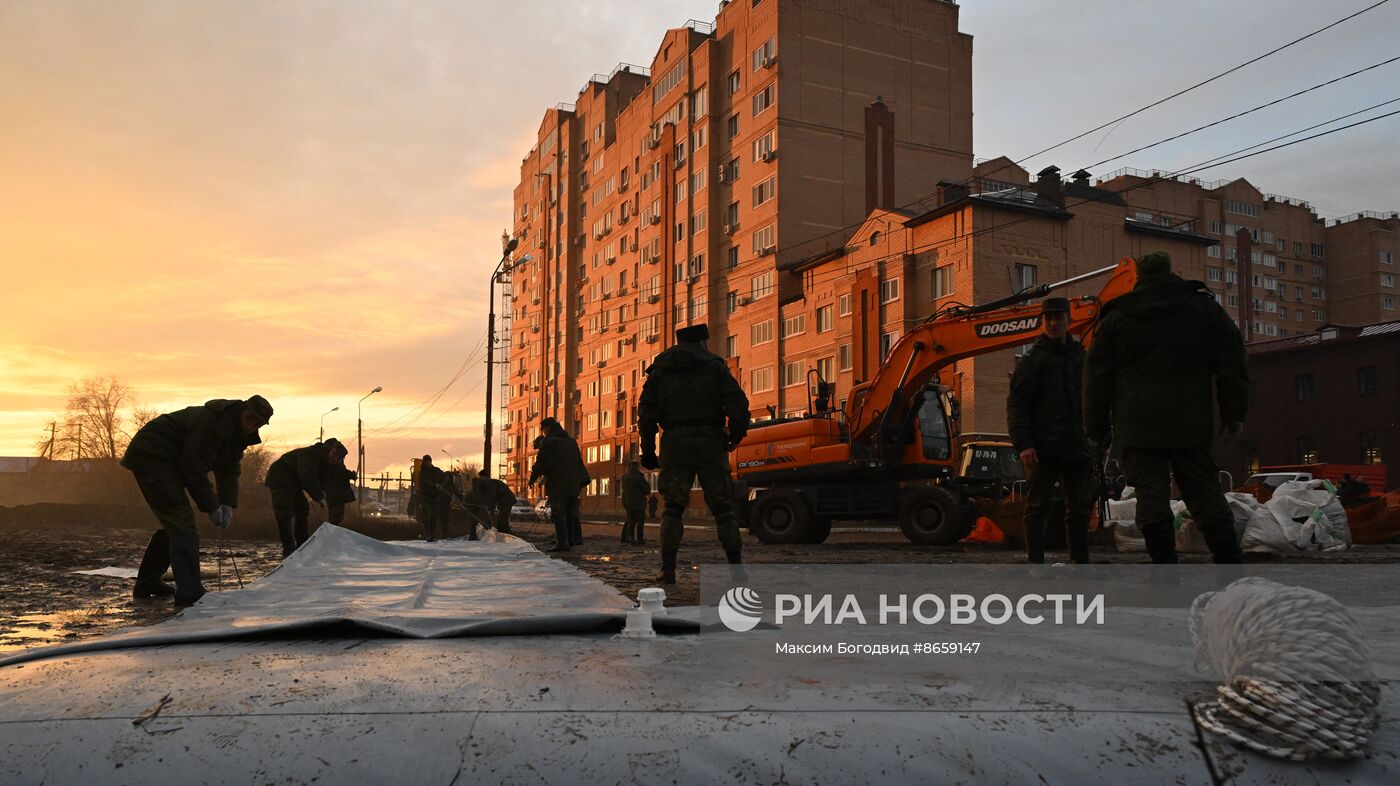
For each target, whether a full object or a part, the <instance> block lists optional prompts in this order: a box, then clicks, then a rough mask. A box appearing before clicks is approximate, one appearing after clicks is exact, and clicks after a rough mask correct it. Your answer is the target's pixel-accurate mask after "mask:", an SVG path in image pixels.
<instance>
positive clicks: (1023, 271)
mask: <svg viewBox="0 0 1400 786" xmlns="http://www.w3.org/2000/svg"><path fill="white" fill-rule="evenodd" d="M1035 281H1036V267H1035V265H1017V266H1016V281H1015V287H1016V291H1017V292H1024V291H1026V290H1027V289H1030V288H1031V287H1033V286H1035Z"/></svg>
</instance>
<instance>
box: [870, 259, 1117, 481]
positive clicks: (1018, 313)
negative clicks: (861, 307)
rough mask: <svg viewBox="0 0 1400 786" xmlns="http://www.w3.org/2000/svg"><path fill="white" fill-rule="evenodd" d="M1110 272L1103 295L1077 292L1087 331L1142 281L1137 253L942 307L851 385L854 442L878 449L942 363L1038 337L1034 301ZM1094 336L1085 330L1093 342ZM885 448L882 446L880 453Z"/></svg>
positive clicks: (1079, 320) (1072, 322) (1072, 320)
mask: <svg viewBox="0 0 1400 786" xmlns="http://www.w3.org/2000/svg"><path fill="white" fill-rule="evenodd" d="M1103 275H1108V276H1109V279H1108V281H1107V282H1105V284H1104V286H1103V288H1102V289H1101V290H1100V291H1099V293H1098V294H1097V295H1088V296H1084V297H1078V298H1071V299H1070V313H1069V330H1070V332H1071V333H1075V334H1078V335H1081V336H1082V335H1084V334H1085V333H1086V332H1087V331H1088V330H1089V328H1090V327H1091V326H1092V325H1093V324H1094V322H1095V321H1096V320H1097V319H1098V317H1099V314H1100V313H1101V311H1102V308H1103V305H1104V304H1105V303H1107V302H1108V301H1110V300H1112V299H1114V298H1116V297H1119V296H1121V295H1124V294H1127V293H1128V292H1129V291H1131V290H1132V288H1133V285H1134V284H1135V283H1136V282H1137V272H1136V268H1135V266H1134V264H1133V260H1132V258H1131V257H1124V258H1123V259H1120V260H1119V261H1118V263H1117V264H1115V265H1111V266H1109V267H1105V268H1101V269H1099V270H1095V271H1093V272H1090V273H1086V274H1084V275H1081V276H1076V277H1074V278H1070V279H1067V280H1065V281H1059V282H1056V283H1053V284H1042V285H1041V286H1038V287H1032V288H1031V289H1028V290H1026V291H1024V292H1020V293H1017V294H1015V295H1011V296H1009V297H1006V298H1002V299H1000V300H998V301H995V302H992V303H987V304H985V305H982V306H971V307H958V308H955V309H951V310H948V311H946V312H942V313H940V314H935V315H934V316H932V317H930V318H929V319H928V320H925V321H924V322H922V323H920V324H919V325H918V326H917V327H915V328H914V329H913V330H911V331H909V332H908V333H906V334H905V335H904V336H903V337H902V338H900V340H899V341H898V342H896V343H895V345H894V347H893V348H892V349H891V350H890V354H889V356H888V357H887V358H885V360H884V362H883V363H882V364H881V365H880V368H879V370H878V371H877V372H876V373H875V377H874V378H873V379H871V380H869V381H868V382H863V383H861V384H859V385H857V386H855V388H854V389H853V390H852V391H851V395H850V396H849V398H848V399H847V401H846V410H845V416H846V426H847V429H848V434H849V440H850V444H851V445H852V446H855V445H859V444H861V443H865V444H867V445H870V446H871V447H873V448H877V449H878V448H879V447H880V446H881V444H882V443H885V442H888V441H889V440H890V439H892V438H893V436H892V435H893V434H895V433H897V432H898V431H900V430H901V429H902V428H903V424H904V423H905V422H906V421H907V419H908V418H909V417H910V414H911V411H912V408H913V407H914V406H915V405H916V402H917V401H918V396H919V395H920V394H921V392H922V391H923V390H924V387H925V386H926V385H927V384H928V383H929V381H931V380H933V379H934V378H935V377H936V375H937V374H938V372H939V370H940V369H943V368H944V367H946V366H948V365H949V364H951V363H954V362H956V361H958V360H961V359H963V358H968V357H972V356H974V355H981V354H985V353H988V352H995V351H997V350H1000V349H1006V348H1009V347H1015V346H1019V345H1021V344H1026V343H1029V342H1031V341H1034V340H1035V338H1036V337H1037V336H1039V335H1040V332H1041V331H1040V326H1041V325H1040V319H1041V306H1040V304H1039V303H1032V302H1030V301H1033V300H1038V299H1040V298H1043V297H1045V296H1046V295H1047V294H1048V293H1050V292H1051V291H1054V290H1056V289H1060V288H1063V287H1067V286H1071V285H1073V284H1076V283H1078V282H1080V281H1084V280H1087V279H1090V278H1096V277H1098V276H1103ZM1088 338H1089V337H1088V336H1085V339H1086V343H1087V341H1088ZM878 454H879V451H878V450H876V451H875V455H878Z"/></svg>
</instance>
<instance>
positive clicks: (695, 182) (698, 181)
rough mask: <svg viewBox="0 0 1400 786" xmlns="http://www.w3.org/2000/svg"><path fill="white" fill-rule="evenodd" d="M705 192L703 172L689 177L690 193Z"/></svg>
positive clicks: (700, 171) (699, 171)
mask: <svg viewBox="0 0 1400 786" xmlns="http://www.w3.org/2000/svg"><path fill="white" fill-rule="evenodd" d="M704 190H705V170H704V169H700V170H698V171H697V172H696V173H695V174H693V175H691V176H690V193H692V194H698V193H700V192H701V191H704Z"/></svg>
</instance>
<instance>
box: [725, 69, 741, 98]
mask: <svg viewBox="0 0 1400 786" xmlns="http://www.w3.org/2000/svg"><path fill="white" fill-rule="evenodd" d="M727 86H728V87H729V94H730V95H731V96H732V95H735V94H737V93H738V92H739V88H740V79H739V72H738V71H737V70H736V71H733V72H731V73H730V74H729V81H728V83H727Z"/></svg>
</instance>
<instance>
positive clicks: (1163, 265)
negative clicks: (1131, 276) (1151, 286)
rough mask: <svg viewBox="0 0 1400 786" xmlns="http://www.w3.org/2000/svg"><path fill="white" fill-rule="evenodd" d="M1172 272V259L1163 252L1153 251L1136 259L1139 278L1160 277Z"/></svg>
mask: <svg viewBox="0 0 1400 786" xmlns="http://www.w3.org/2000/svg"><path fill="white" fill-rule="evenodd" d="M1170 272H1172V258H1171V256H1170V255H1169V254H1167V252H1165V251H1153V252H1152V253H1151V254H1144V255H1142V256H1140V257H1138V259H1137V273H1138V275H1139V276H1160V275H1162V274H1163V273H1170Z"/></svg>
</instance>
